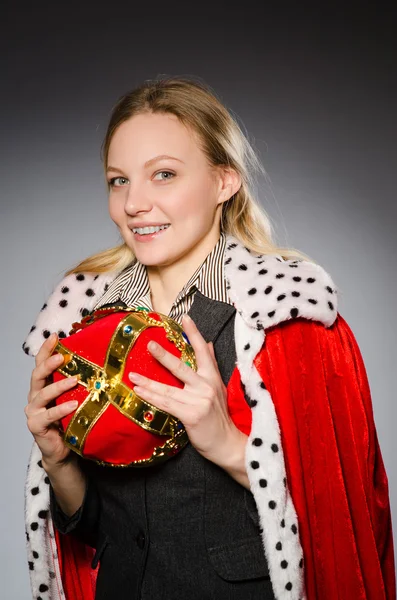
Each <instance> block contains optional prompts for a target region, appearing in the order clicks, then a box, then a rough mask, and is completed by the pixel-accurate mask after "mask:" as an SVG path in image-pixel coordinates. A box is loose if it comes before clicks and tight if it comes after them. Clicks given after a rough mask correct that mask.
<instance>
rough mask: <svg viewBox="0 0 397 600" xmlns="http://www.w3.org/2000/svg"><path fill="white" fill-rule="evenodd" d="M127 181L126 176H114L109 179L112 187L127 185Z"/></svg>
mask: <svg viewBox="0 0 397 600" xmlns="http://www.w3.org/2000/svg"><path fill="white" fill-rule="evenodd" d="M127 181H128V179H127V178H126V177H112V179H109V182H108V183H109V185H110V187H121V186H123V185H125V184H126V182H127Z"/></svg>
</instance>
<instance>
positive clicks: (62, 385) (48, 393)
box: [28, 377, 78, 414]
mask: <svg viewBox="0 0 397 600" xmlns="http://www.w3.org/2000/svg"><path fill="white" fill-rule="evenodd" d="M77 382H78V378H77V377H68V378H65V379H61V380H60V381H56V382H55V383H51V384H50V385H47V386H46V387H44V388H42V389H41V390H40V391H39V392H38V393H37V394H36V395H35V396H34V398H33V400H31V401H30V402H29V404H28V407H29V408H30V411H29V413H30V414H34V412H36V411H38V410H41V409H43V408H45V407H46V406H47V404H49V402H51V401H52V400H55V398H57V397H58V396H60V395H61V394H63V393H64V392H66V391H67V390H70V389H71V388H73V387H74V386H75V385H76V383H77Z"/></svg>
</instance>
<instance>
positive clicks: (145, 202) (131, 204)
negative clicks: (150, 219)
mask: <svg viewBox="0 0 397 600" xmlns="http://www.w3.org/2000/svg"><path fill="white" fill-rule="evenodd" d="M152 208H153V202H152V201H151V200H150V198H148V197H147V195H145V193H144V192H143V191H142V190H139V191H138V190H136V189H132V186H130V188H129V190H128V195H127V197H126V199H125V204H124V210H125V212H126V213H127V214H128V215H130V216H134V215H136V214H138V213H140V212H149V211H151V210H152Z"/></svg>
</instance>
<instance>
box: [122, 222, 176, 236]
mask: <svg viewBox="0 0 397 600" xmlns="http://www.w3.org/2000/svg"><path fill="white" fill-rule="evenodd" d="M169 226H170V223H165V224H164V225H157V226H156V227H154V226H149V227H132V228H131V231H132V232H133V233H134V234H138V235H150V234H153V233H158V232H159V231H164V230H165V229H168V227H169Z"/></svg>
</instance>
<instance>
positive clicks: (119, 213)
mask: <svg viewBox="0 0 397 600" xmlns="http://www.w3.org/2000/svg"><path fill="white" fill-rule="evenodd" d="M108 209H109V215H110V218H111V219H112V221H114V222H115V223H119V222H120V221H121V219H122V218H123V214H124V208H123V203H122V202H121V201H120V199H118V198H114V197H110V198H109V202H108Z"/></svg>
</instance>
